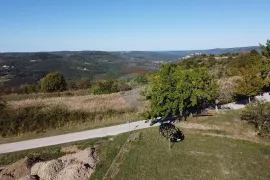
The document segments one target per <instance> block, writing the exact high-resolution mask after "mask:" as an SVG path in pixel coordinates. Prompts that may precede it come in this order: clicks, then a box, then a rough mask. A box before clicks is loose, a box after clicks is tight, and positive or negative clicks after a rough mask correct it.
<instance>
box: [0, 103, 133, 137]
mask: <svg viewBox="0 0 270 180" xmlns="http://www.w3.org/2000/svg"><path fill="white" fill-rule="evenodd" d="M129 111H133V110H131V109H130V110H129ZM126 112H127V110H118V111H117V110H113V109H110V110H106V111H103V112H102V113H100V112H97V111H96V112H85V111H80V110H71V111H70V110H68V109H67V108H64V107H61V106H44V105H37V106H26V107H22V108H18V109H14V108H11V107H7V108H5V109H4V110H3V111H2V113H1V115H0V134H1V136H3V137H5V136H10V135H18V134H21V133H28V132H35V133H41V132H43V131H45V130H47V129H57V128H60V127H63V126H65V125H67V124H69V125H70V124H79V123H85V122H86V121H88V122H94V121H95V120H96V118H99V119H103V118H104V116H106V117H112V116H117V115H121V114H125V113H126Z"/></svg>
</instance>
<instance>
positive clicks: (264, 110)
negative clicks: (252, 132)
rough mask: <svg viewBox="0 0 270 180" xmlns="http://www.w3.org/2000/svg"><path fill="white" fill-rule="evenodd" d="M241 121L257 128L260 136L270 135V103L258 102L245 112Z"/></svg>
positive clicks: (248, 106)
mask: <svg viewBox="0 0 270 180" xmlns="http://www.w3.org/2000/svg"><path fill="white" fill-rule="evenodd" d="M241 119H242V120H245V121H247V122H249V123H251V124H253V125H254V126H255V128H256V129H257V130H258V131H259V135H261V136H268V137H269V135H270V103H266V102H261V101H256V102H254V103H250V104H249V105H247V106H246V108H245V109H244V110H243V112H242V115H241Z"/></svg>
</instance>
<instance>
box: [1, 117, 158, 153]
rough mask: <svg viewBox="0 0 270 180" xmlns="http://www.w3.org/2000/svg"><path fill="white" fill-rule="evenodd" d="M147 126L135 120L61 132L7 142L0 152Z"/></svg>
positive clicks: (108, 134) (107, 134)
mask: <svg viewBox="0 0 270 180" xmlns="http://www.w3.org/2000/svg"><path fill="white" fill-rule="evenodd" d="M154 126H158V124H155V125H154ZM149 127H152V126H150V125H149V123H145V121H136V122H132V123H126V124H121V125H116V126H110V127H105V128H99V129H93V130H88V131H83V132H77V133H70V134H63V135H59V136H52V137H46V138H40V139H33V140H27V141H20V142H14V143H8V144H1V145H0V154H3V153H8V152H15V151H21V150H27V149H34V148H39V147H45V146H52V145H57V144H63V143H68V142H75V141H80V140H85V139H92V138H98V137H106V136H113V135H117V134H121V133H125V132H129V131H133V130H137V129H145V128H149Z"/></svg>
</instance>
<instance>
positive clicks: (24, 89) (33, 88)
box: [20, 84, 40, 94]
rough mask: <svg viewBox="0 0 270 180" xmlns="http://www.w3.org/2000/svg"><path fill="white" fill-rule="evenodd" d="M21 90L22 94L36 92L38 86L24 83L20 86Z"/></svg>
mask: <svg viewBox="0 0 270 180" xmlns="http://www.w3.org/2000/svg"><path fill="white" fill-rule="evenodd" d="M20 89H21V92H22V93H23V94H30V93H37V92H38V91H39V89H40V88H39V86H38V85H34V84H24V85H22V86H21V88H20Z"/></svg>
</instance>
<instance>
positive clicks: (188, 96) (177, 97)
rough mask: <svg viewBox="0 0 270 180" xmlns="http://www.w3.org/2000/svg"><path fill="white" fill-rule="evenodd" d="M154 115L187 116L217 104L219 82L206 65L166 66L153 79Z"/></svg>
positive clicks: (152, 111)
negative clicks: (185, 67)
mask: <svg viewBox="0 0 270 180" xmlns="http://www.w3.org/2000/svg"><path fill="white" fill-rule="evenodd" d="M151 88H152V92H151V95H150V97H151V98H150V101H151V115H152V117H157V116H162V117H164V118H166V117H167V116H187V115H189V114H191V113H193V112H198V111H200V110H202V109H204V108H206V107H208V106H209V105H211V104H214V101H215V99H216V98H217V96H218V88H217V83H216V81H215V79H214V77H213V76H211V75H210V74H209V73H208V71H207V69H206V68H195V69H183V68H181V67H180V66H176V65H165V66H163V67H162V68H161V70H160V71H159V72H158V73H157V74H156V76H155V77H154V78H153V79H152V82H151Z"/></svg>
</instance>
